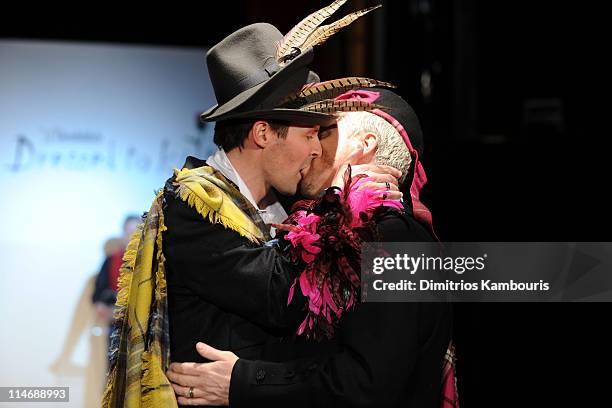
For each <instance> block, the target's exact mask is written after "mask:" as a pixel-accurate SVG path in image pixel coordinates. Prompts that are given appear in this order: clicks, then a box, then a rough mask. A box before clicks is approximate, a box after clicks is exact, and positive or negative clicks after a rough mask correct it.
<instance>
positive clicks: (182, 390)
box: [170, 383, 204, 399]
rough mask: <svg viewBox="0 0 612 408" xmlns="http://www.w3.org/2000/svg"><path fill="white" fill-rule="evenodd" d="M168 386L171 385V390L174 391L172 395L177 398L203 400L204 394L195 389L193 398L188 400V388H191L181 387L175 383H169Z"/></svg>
mask: <svg viewBox="0 0 612 408" xmlns="http://www.w3.org/2000/svg"><path fill="white" fill-rule="evenodd" d="M170 384H171V385H172V388H173V389H174V393H175V394H176V395H177V396H179V397H185V398H188V399H193V398H204V393H203V392H202V391H200V390H199V389H197V388H196V387H193V398H189V388H191V387H183V386H182V385H178V384H175V383H170Z"/></svg>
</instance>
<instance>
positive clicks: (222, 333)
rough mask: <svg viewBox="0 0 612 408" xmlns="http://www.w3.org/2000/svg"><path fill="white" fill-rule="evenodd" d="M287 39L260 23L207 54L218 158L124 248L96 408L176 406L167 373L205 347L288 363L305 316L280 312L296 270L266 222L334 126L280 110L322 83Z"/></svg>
mask: <svg viewBox="0 0 612 408" xmlns="http://www.w3.org/2000/svg"><path fill="white" fill-rule="evenodd" d="M334 4H335V3H334ZM335 6H336V5H334V7H335ZM330 7H331V6H330ZM328 37H329V36H328V35H326V36H325V38H328ZM284 41H285V38H283V36H282V34H281V33H280V32H279V31H278V30H277V29H276V28H275V27H273V26H271V25H269V24H265V23H258V24H253V25H250V26H247V27H244V28H242V29H240V30H238V31H236V32H235V33H233V34H231V35H230V36H228V37H226V38H225V39H224V40H222V41H221V42H220V43H219V44H217V45H215V46H214V47H212V48H211V49H210V50H209V52H208V54H207V66H208V72H209V75H210V78H211V82H212V85H213V88H214V91H215V95H216V97H217V101H218V104H217V105H215V106H213V107H212V108H210V109H209V110H208V111H206V112H204V113H203V114H202V115H201V118H202V120H204V121H216V122H217V126H216V129H215V143H217V145H219V146H220V149H218V150H217V151H216V152H215V153H214V154H213V155H212V156H210V157H209V158H208V159H207V160H206V161H203V160H199V159H197V158H194V157H188V158H187V161H186V163H185V165H184V166H183V167H182V169H180V170H175V173H174V176H173V177H171V178H170V179H169V180H168V181H167V182H166V185H165V187H164V189H163V190H162V191H160V192H159V193H158V195H157V197H156V199H155V200H154V202H153V204H152V206H151V209H150V211H149V212H148V214H147V216H146V218H145V223H144V225H143V226H142V230H141V234H140V235H139V236H137V237H136V238H135V239H134V240H133V241H132V242H130V245H129V246H128V250H127V251H126V256H125V257H124V265H123V267H122V276H121V284H120V291H119V296H118V300H117V313H116V329H115V334H114V337H113V342H112V344H111V372H110V376H109V383H108V386H107V390H106V393H105V396H104V400H103V406H106V407H111V406H112V407H114V406H131V405H134V406H176V399H175V396H174V392H173V390H172V387H170V384H169V381H168V380H167V378H166V377H165V371H166V368H167V367H168V364H169V362H170V359H172V360H173V361H204V360H203V359H202V358H201V357H200V356H199V355H198V353H197V352H196V350H195V344H196V342H197V341H200V340H204V341H207V342H208V343H210V344H213V345H215V346H217V347H219V348H224V349H228V350H232V351H234V352H235V353H236V354H238V355H240V356H242V357H244V358H253V359H257V358H265V359H272V360H282V358H283V357H282V355H281V354H282V353H280V350H279V348H278V347H277V346H278V344H280V342H281V338H280V336H281V335H283V334H288V333H290V332H289V331H287V329H292V328H294V327H295V324H296V323H297V322H298V320H299V318H300V316H301V312H300V307H299V305H291V306H289V307H288V306H287V305H286V299H287V295H288V291H289V282H290V281H291V280H293V279H294V278H295V276H296V273H297V272H298V270H297V266H296V263H295V262H294V261H293V260H291V259H289V257H288V256H287V254H286V253H284V252H283V250H282V248H279V246H278V245H277V244H276V243H275V242H274V241H271V238H272V235H273V234H274V231H272V230H271V229H270V225H271V224H273V223H279V222H282V221H283V220H284V219H285V218H286V217H287V213H286V212H285V210H284V209H283V207H282V206H281V205H280V203H279V202H278V200H277V197H276V193H277V192H279V193H281V194H289V195H292V194H295V193H296V191H297V186H298V184H299V182H300V181H301V180H302V178H303V176H304V174H305V172H306V171H307V169H308V168H309V166H310V163H311V161H312V160H313V159H314V158H316V157H318V156H319V155H320V153H321V145H320V142H319V139H318V131H319V129H320V127H321V126H328V125H331V124H333V123H334V122H335V117H334V116H333V115H330V114H326V113H321V112H315V111H310V110H306V109H301V108H280V107H279V106H280V105H281V104H282V102H283V101H284V99H285V97H286V96H287V95H289V94H291V93H294V92H295V91H298V90H300V89H301V87H302V86H303V85H304V84H306V83H307V82H313V81H317V80H318V78H317V77H316V76H315V75H314V74H313V73H312V72H310V71H309V69H308V68H307V64H308V63H310V61H311V60H312V46H313V45H316V44H309V45H308V46H305V47H303V49H300V48H298V47H295V46H294V47H289V48H287V47H283V46H280V47H278V46H277V45H278V44H279V43H282V42H284ZM290 43H291V41H290ZM281 45H282V44H281ZM285 48H287V50H286V51H282V50H283V49H285ZM296 50H297V51H296ZM274 56H276V58H275V57H274ZM371 168H376V169H378V170H379V171H380V169H381V168H380V167H378V166H371ZM390 189H395V190H397V187H396V186H393V187H390ZM389 194H390V195H393V194H397V195H396V196H397V197H399V192H397V191H392V192H389ZM283 330H284V331H283Z"/></svg>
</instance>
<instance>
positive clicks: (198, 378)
mask: <svg viewBox="0 0 612 408" xmlns="http://www.w3.org/2000/svg"><path fill="white" fill-rule="evenodd" d="M196 350H197V351H198V353H199V354H200V355H201V356H202V357H204V358H206V359H208V360H211V362H209V363H172V364H170V367H169V369H168V371H166V375H167V376H168V379H169V380H170V381H171V382H172V388H174V392H175V393H176V395H177V396H178V403H179V405H225V406H226V405H229V386H230V379H231V377H232V370H233V368H234V364H236V361H237V360H238V356H236V355H235V354H234V353H232V352H231V351H221V350H217V349H215V348H213V347H211V346H209V345H208V344H204V343H198V344H196ZM191 387H193V388H192V395H193V396H192V397H190V396H189V390H190V388H191Z"/></svg>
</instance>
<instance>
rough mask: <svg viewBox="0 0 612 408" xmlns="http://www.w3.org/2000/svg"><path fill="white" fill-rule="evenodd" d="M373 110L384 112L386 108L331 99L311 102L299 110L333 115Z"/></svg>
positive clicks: (359, 102) (367, 103) (360, 102)
mask: <svg viewBox="0 0 612 408" xmlns="http://www.w3.org/2000/svg"><path fill="white" fill-rule="evenodd" d="M374 109H380V110H385V109H386V108H385V107H384V106H381V105H377V104H375V103H369V102H365V101H351V100H342V101H336V100H333V99H326V100H324V101H318V102H313V103H310V104H308V105H305V106H302V107H301V108H300V110H305V111H309V112H321V113H335V112H358V111H370V110H374Z"/></svg>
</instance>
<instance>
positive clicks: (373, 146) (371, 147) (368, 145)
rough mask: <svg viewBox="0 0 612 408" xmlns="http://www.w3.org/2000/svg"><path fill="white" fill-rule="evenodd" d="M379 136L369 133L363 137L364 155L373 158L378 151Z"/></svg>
mask: <svg viewBox="0 0 612 408" xmlns="http://www.w3.org/2000/svg"><path fill="white" fill-rule="evenodd" d="M378 142H379V140H378V135H377V134H376V133H372V132H368V133H366V134H365V135H364V136H363V139H362V143H363V155H364V156H373V155H374V154H375V153H376V150H377V149H378Z"/></svg>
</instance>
